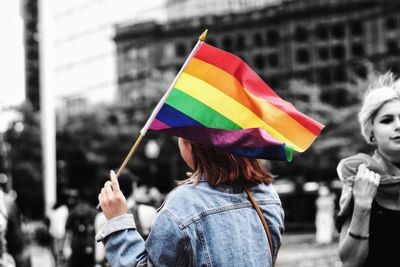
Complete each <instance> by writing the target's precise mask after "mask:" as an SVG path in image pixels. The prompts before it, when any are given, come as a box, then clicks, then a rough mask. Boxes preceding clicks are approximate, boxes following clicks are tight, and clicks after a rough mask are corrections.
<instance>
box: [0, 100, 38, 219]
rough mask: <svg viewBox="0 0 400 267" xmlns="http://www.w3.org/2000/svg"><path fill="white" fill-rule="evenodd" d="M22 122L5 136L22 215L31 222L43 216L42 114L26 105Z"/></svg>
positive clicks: (13, 181)
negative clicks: (40, 118)
mask: <svg viewBox="0 0 400 267" xmlns="http://www.w3.org/2000/svg"><path fill="white" fill-rule="evenodd" d="M20 112H21V113H22V117H23V119H22V121H15V122H13V123H12V124H11V126H10V127H9V128H8V129H7V130H6V131H5V133H4V140H5V142H7V143H8V145H9V146H10V151H9V154H8V157H9V161H10V162H11V164H10V165H11V166H10V173H11V177H12V184H13V189H14V190H15V191H16V193H17V195H18V198H17V204H18V206H19V207H20V209H21V212H22V213H23V214H24V215H25V216H27V217H31V218H41V217H42V216H43V214H44V198H43V186H42V153H41V144H40V123H39V113H38V112H34V111H33V108H32V106H30V105H29V104H26V105H24V106H21V107H20Z"/></svg>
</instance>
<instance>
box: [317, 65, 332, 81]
mask: <svg viewBox="0 0 400 267" xmlns="http://www.w3.org/2000/svg"><path fill="white" fill-rule="evenodd" d="M317 79H318V83H319V84H321V85H330V84H331V83H332V77H331V72H330V70H329V69H328V68H325V69H320V70H318V71H317Z"/></svg>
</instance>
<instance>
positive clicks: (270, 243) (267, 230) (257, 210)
mask: <svg viewBox="0 0 400 267" xmlns="http://www.w3.org/2000/svg"><path fill="white" fill-rule="evenodd" d="M244 191H245V192H246V194H247V196H248V198H249V199H250V202H251V204H252V205H253V207H254V209H255V210H256V212H257V214H258V217H259V218H260V220H261V223H262V225H263V227H264V230H265V234H266V235H267V239H268V244H269V248H270V250H271V256H272V264H273V265H274V255H275V253H274V246H273V245H272V238H271V233H270V231H269V227H268V223H267V220H266V219H265V217H264V215H263V213H262V211H261V209H260V207H259V206H258V204H257V202H256V200H255V199H254V197H253V195H252V194H251V192H250V191H249V189H247V188H246V187H245V188H244Z"/></svg>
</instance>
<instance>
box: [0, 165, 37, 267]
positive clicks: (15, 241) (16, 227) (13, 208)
mask: <svg viewBox="0 0 400 267" xmlns="http://www.w3.org/2000/svg"><path fill="white" fill-rule="evenodd" d="M8 183H9V181H8V176H7V175H6V174H4V173H2V174H0V191H1V199H2V202H3V203H4V207H5V210H6V216H5V218H6V220H7V227H6V232H5V238H6V242H7V250H8V252H9V253H10V255H11V256H12V257H13V258H14V260H15V263H16V266H17V267H29V266H31V263H30V253H29V249H28V246H27V243H28V242H29V241H30V240H28V239H27V238H26V237H25V236H24V234H23V232H22V219H21V217H22V215H21V213H20V211H19V208H18V206H17V203H16V193H15V192H13V191H11V190H8V191H7V187H8Z"/></svg>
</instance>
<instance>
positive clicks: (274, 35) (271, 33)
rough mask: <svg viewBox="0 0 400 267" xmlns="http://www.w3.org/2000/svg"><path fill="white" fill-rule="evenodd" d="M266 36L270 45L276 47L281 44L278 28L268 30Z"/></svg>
mask: <svg viewBox="0 0 400 267" xmlns="http://www.w3.org/2000/svg"><path fill="white" fill-rule="evenodd" d="M266 37H267V45H268V46H271V47H275V46H277V45H278V44H279V41H280V37H279V33H278V32H277V31H276V30H268V31H267V34H266Z"/></svg>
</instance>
